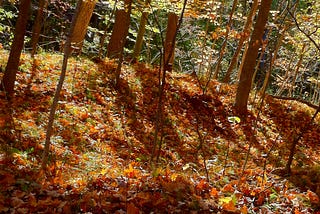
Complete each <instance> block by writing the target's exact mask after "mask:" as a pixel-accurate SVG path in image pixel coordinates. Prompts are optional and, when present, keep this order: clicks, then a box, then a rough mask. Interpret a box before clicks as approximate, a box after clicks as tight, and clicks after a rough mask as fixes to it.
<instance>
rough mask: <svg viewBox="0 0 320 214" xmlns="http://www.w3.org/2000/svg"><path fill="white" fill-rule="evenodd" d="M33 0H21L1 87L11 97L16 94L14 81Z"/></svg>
mask: <svg viewBox="0 0 320 214" xmlns="http://www.w3.org/2000/svg"><path fill="white" fill-rule="evenodd" d="M30 5H31V0H21V1H20V6H19V15H18V20H17V23H16V27H15V32H14V38H13V42H12V45H11V50H10V54H9V59H8V63H7V66H6V70H5V72H4V76H3V79H2V84H1V88H3V89H4V91H5V92H6V95H7V96H8V98H9V99H10V98H11V97H12V96H13V94H14V83H15V81H16V75H17V71H18V67H19V61H20V56H21V52H22V49H23V43H24V35H25V33H26V28H27V22H28V18H29V10H30Z"/></svg>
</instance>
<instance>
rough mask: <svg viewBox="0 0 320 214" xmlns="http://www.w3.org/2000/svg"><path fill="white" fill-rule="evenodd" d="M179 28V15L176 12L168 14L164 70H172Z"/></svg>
mask: <svg viewBox="0 0 320 214" xmlns="http://www.w3.org/2000/svg"><path fill="white" fill-rule="evenodd" d="M177 30H178V16H177V14H175V13H169V14H168V25H167V32H166V39H165V42H164V57H163V60H164V63H163V66H164V70H166V71H169V72H170V71H172V66H173V61H174V48H175V43H176V41H175V40H176V32H177Z"/></svg>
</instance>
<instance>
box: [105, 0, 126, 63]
mask: <svg viewBox="0 0 320 214" xmlns="http://www.w3.org/2000/svg"><path fill="white" fill-rule="evenodd" d="M131 4H132V0H124V8H122V9H120V10H117V11H116V17H115V23H114V26H113V30H112V34H111V38H110V41H109V45H108V51H107V57H108V58H114V59H118V58H120V57H121V55H122V51H123V48H124V46H125V43H126V38H127V35H128V32H129V27H130V14H131Z"/></svg>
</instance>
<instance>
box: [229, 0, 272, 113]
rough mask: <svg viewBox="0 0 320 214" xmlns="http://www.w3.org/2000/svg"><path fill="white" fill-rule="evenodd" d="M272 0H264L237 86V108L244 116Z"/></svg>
mask: <svg viewBox="0 0 320 214" xmlns="http://www.w3.org/2000/svg"><path fill="white" fill-rule="evenodd" d="M271 3H272V0H262V2H261V6H260V10H259V13H258V18H257V22H256V23H255V26H254V30H253V33H252V36H251V40H250V42H249V47H248V54H246V56H245V59H244V64H243V68H242V71H241V75H240V80H239V84H238V88H237V94H236V100H235V108H236V110H237V111H238V112H239V113H240V114H243V115H244V116H245V115H246V114H247V103H248V98H249V93H250V90H251V82H252V77H253V73H254V68H255V64H256V59H257V56H258V50H259V47H260V46H261V43H262V36H263V33H264V29H265V25H266V23H267V20H268V16H269V11H270V7H271Z"/></svg>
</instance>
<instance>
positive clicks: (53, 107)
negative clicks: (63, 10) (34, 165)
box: [42, 0, 82, 169]
mask: <svg viewBox="0 0 320 214" xmlns="http://www.w3.org/2000/svg"><path fill="white" fill-rule="evenodd" d="M81 1H82V0H79V1H78V3H77V8H76V11H75V14H74V15H73V18H72V22H71V26H70V31H69V35H68V37H67V40H66V43H65V46H64V56H63V63H62V68H61V74H60V78H59V82H58V85H57V88H56V91H55V94H54V98H53V102H52V105H51V109H50V114H49V121H48V125H47V131H46V140H45V145H44V151H43V154H42V169H45V168H46V166H47V162H48V155H49V149H50V139H51V135H52V132H53V121H54V116H55V112H56V108H57V106H58V101H59V96H60V92H61V89H62V86H63V82H64V79H65V76H66V71H67V65H68V58H69V56H70V54H71V37H72V34H73V33H74V29H75V24H76V22H77V19H76V18H77V17H79V16H78V13H79V11H80V5H81Z"/></svg>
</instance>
